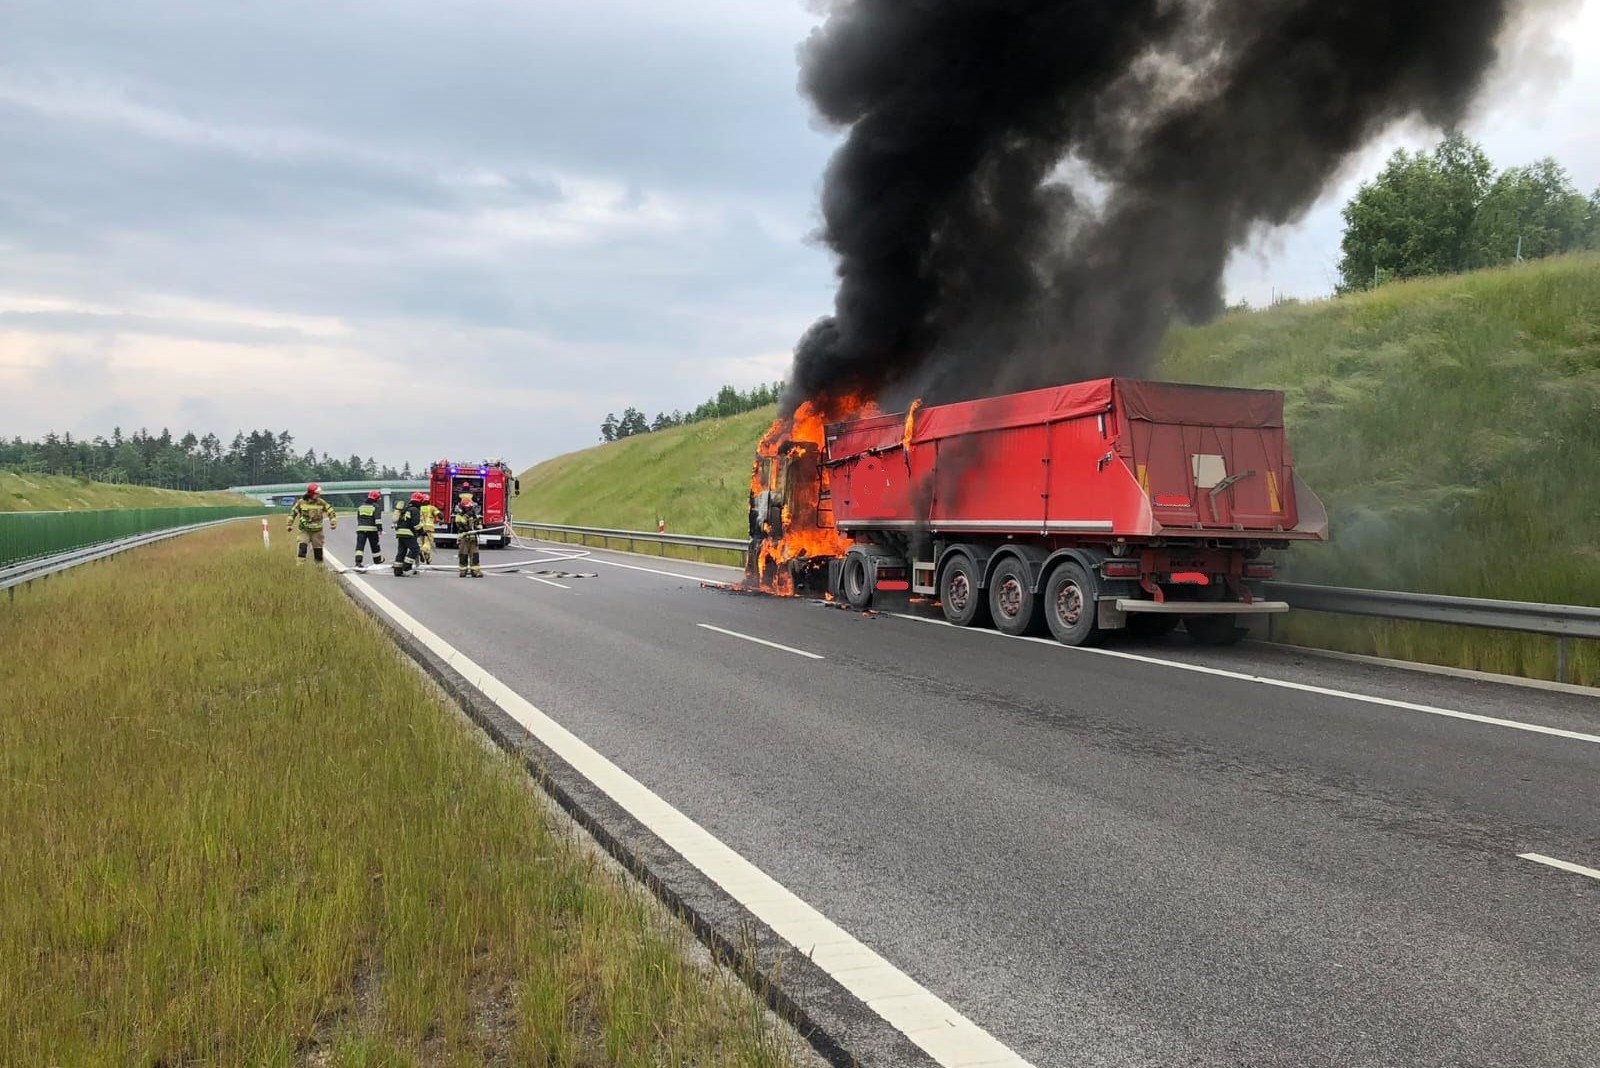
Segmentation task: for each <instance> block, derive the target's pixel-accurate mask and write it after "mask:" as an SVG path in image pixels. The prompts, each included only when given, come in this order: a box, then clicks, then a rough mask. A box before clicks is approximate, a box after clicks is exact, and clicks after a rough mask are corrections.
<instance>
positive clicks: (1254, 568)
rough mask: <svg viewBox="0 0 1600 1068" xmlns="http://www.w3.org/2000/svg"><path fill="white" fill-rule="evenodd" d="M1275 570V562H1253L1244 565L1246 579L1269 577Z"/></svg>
mask: <svg viewBox="0 0 1600 1068" xmlns="http://www.w3.org/2000/svg"><path fill="white" fill-rule="evenodd" d="M1276 570H1277V565H1276V564H1271V563H1253V564H1245V565H1244V577H1245V578H1247V579H1269V578H1271V577H1272V575H1273V572H1275V571H1276Z"/></svg>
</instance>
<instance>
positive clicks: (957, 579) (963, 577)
mask: <svg viewBox="0 0 1600 1068" xmlns="http://www.w3.org/2000/svg"><path fill="white" fill-rule="evenodd" d="M971 597H972V586H971V584H970V583H969V582H967V573H966V572H965V571H957V572H955V574H953V575H951V576H950V608H951V609H952V610H953V611H954V612H956V613H957V614H958V615H959V614H960V613H962V612H965V611H966V610H967V601H968V600H969V599H970V598H971Z"/></svg>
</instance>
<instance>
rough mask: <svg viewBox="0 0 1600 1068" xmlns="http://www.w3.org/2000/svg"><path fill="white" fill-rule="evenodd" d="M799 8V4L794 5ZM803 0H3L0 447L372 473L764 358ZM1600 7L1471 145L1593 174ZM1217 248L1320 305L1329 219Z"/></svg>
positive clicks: (551, 443) (799, 126) (776, 284)
mask: <svg viewBox="0 0 1600 1068" xmlns="http://www.w3.org/2000/svg"><path fill="white" fill-rule="evenodd" d="M813 6H814V5H813ZM817 18H818V16H817V15H816V14H815V12H814V10H812V9H810V8H809V7H808V5H807V4H805V3H804V2H803V0H694V2H693V3H689V2H687V0H455V2H441V0H429V2H426V3H424V2H420V0H315V2H312V0H226V2H222V0H0V146H3V148H0V434H4V435H5V436H8V437H9V436H10V435H12V434H21V435H23V436H25V437H31V436H37V435H40V434H43V433H44V432H45V431H47V430H51V429H54V430H57V431H62V430H70V431H71V432H73V433H74V434H76V435H83V436H93V435H94V434H97V433H109V431H110V429H111V428H112V427H113V426H118V425H120V426H121V427H123V428H124V429H125V430H131V429H133V428H136V427H139V426H147V427H149V428H151V429H152V430H156V429H158V428H160V427H162V426H168V427H171V428H172V429H173V430H174V431H175V432H180V431H182V430H185V429H194V430H196V431H197V432H200V433H204V432H206V431H208V430H209V431H214V432H216V433H218V434H220V435H223V436H224V437H227V436H231V434H232V433H233V431H235V430H237V429H240V428H249V427H272V428H275V429H283V428H287V429H289V430H290V431H292V432H293V433H294V434H295V435H296V438H297V441H298V443H299V445H300V447H302V448H304V447H308V446H310V447H315V448H317V449H319V450H325V451H331V452H333V453H335V454H338V455H349V454H350V453H352V452H355V453H360V454H361V455H363V456H365V455H373V456H376V457H377V458H378V459H379V460H380V461H383V462H392V463H396V464H398V463H400V462H402V461H411V462H414V463H415V462H418V461H422V460H425V459H427V458H429V457H432V456H435V455H439V454H444V453H461V454H470V455H482V454H490V455H504V456H505V457H506V458H507V459H508V460H511V461H512V462H513V463H514V464H516V465H517V466H518V467H521V466H523V465H525V464H528V463H532V462H535V461H537V460H539V459H543V458H545V457H547V456H551V455H555V454H557V453H560V452H564V451H567V450H569V449H572V448H578V447H582V446H584V445H587V444H589V443H591V442H592V441H594V440H595V439H596V436H597V427H598V424H599V421H600V419H601V417H602V416H603V415H604V414H605V413H606V412H607V411H608V410H615V411H620V410H621V409H622V408H623V407H625V406H627V405H629V404H636V405H638V406H639V407H641V408H644V409H647V410H648V411H650V412H652V413H653V412H654V411H656V410H658V409H668V410H670V409H672V408H688V407H692V406H693V405H695V404H696V403H698V402H699V401H701V400H703V399H705V398H706V397H707V396H709V395H710V394H711V393H713V392H714V391H715V390H716V388H717V387H718V386H719V385H720V384H722V383H724V382H733V383H735V384H738V385H740V386H748V385H752V384H754V383H756V382H760V381H767V380H771V379H774V378H777V377H780V376H782V375H783V374H784V372H785V369H786V367H787V364H788V353H789V349H790V347H791V346H792V344H793V342H794V340H795V338H796V337H797V336H798V335H799V334H800V332H801V331H802V330H803V329H804V327H805V326H806V325H807V324H808V323H809V322H811V320H813V319H814V318H815V317H816V316H817V315H818V314H819V313H821V312H824V311H826V310H828V308H829V306H830V299H831V294H832V284H831V278H830V273H829V271H830V264H829V261H828V258H827V257H826V255H825V254H824V253H823V252H822V251H820V250H819V249H818V248H816V247H815V245H813V244H812V243H810V242H809V241H808V235H809V234H810V232H811V231H812V230H813V229H814V228H815V226H816V223H817V215H816V199H817V191H818V181H819V176H820V173H821V170H822V167H823V165H824V163H825V161H826V159H827V156H828V153H829V151H830V149H831V147H832V145H833V143H834V135H833V134H831V133H829V132H828V131H825V130H822V129H820V128H818V127H817V125H816V124H815V123H814V122H813V121H812V119H811V116H810V112H809V110H808V109H807V107H806V106H805V105H804V103H803V102H802V101H801V99H800V98H799V96H798V95H797V93H796V90H795V80H796V60H795V55H796V46H797V44H798V43H799V42H800V40H801V39H802V38H803V37H804V36H805V34H806V33H807V32H808V30H809V29H810V27H811V26H812V25H813V24H814V23H815V22H816V20H817ZM1596 100H1600V0H1581V2H1580V0H1573V2H1572V3H1570V4H1569V5H1568V7H1567V8H1566V9H1565V10H1564V11H1563V12H1562V14H1561V17H1560V18H1559V20H1557V21H1555V22H1554V23H1553V24H1551V25H1549V26H1547V27H1546V29H1545V32H1543V33H1542V34H1535V35H1530V36H1528V37H1525V38H1524V39H1522V40H1520V41H1519V42H1518V43H1517V44H1516V46H1515V48H1514V49H1513V50H1512V56H1511V58H1510V59H1509V61H1508V62H1507V64H1506V66H1505V69H1504V70H1503V71H1502V73H1501V75H1499V76H1498V77H1497V78H1496V80H1495V82H1494V84H1493V85H1492V86H1491V87H1490V90H1489V91H1488V93H1487V94H1486V96H1485V99H1484V101H1483V104H1482V106H1481V107H1480V109H1479V111H1478V114H1476V115H1475V116H1474V118H1473V120H1472V124H1471V126H1470V127H1469V133H1471V134H1472V135H1474V136H1476V137H1478V138H1479V139H1481V140H1482V141H1483V142H1484V143H1485V145H1486V147H1487V148H1488V149H1489V151H1490V154H1491V155H1492V156H1493V157H1494V159H1495V161H1496V162H1497V163H1499V164H1502V165H1504V164H1510V163H1522V162H1528V161H1531V160H1532V159H1534V158H1536V157H1538V156H1542V155H1546V154H1550V155H1555V156H1556V157H1557V158H1558V159H1560V160H1561V161H1562V162H1564V163H1565V164H1567V166H1568V167H1569V168H1570V170H1571V171H1572V172H1573V175H1574V178H1575V179H1576V181H1577V182H1578V184H1579V185H1580V187H1582V188H1583V189H1585V190H1586V191H1587V190H1589V189H1592V188H1594V187H1595V186H1596V185H1597V184H1600V124H1597V123H1596V113H1595V110H1596V109H1595V104H1594V101H1596ZM1430 138H1431V134H1430V133H1429V132H1428V131H1424V130H1410V129H1407V130H1396V131H1394V133H1393V135H1392V136H1391V137H1389V138H1387V139H1386V140H1385V141H1384V142H1383V143H1382V144H1379V145H1375V146H1373V147H1372V149H1371V151H1370V152H1368V153H1367V154H1366V155H1365V156H1363V158H1362V159H1360V160H1356V161H1353V162H1352V165H1351V168H1350V169H1349V172H1348V173H1347V174H1345V175H1344V176H1342V177H1341V179H1340V181H1339V182H1337V183H1335V185H1334V187H1333V188H1331V189H1330V190H1329V194H1328V196H1327V197H1326V198H1325V200H1324V202H1323V204H1322V205H1320V206H1319V207H1318V208H1317V209H1316V210H1315V211H1314V212H1313V213H1312V214H1311V215H1310V216H1308V217H1307V219H1305V220H1304V221H1303V222H1302V223H1301V224H1299V225H1298V226H1296V227H1292V228H1288V229H1286V230H1284V231H1280V232H1276V233H1270V234H1263V235H1262V236H1261V240H1260V242H1259V244H1258V246H1257V247H1255V248H1253V249H1250V250H1245V251H1242V252H1241V253H1240V255H1239V256H1238V257H1236V260H1235V263H1234V265H1233V269H1232V271H1231V272H1230V277H1229V287H1230V291H1231V296H1232V297H1233V298H1235V299H1237V298H1240V297H1243V298H1246V299H1249V300H1250V301H1252V302H1253V303H1263V302H1265V301H1266V300H1267V299H1268V298H1269V297H1270V295H1271V294H1272V293H1273V292H1274V291H1280V292H1286V293H1289V294H1292V295H1298V296H1316V295H1320V294H1325V293H1326V292H1328V290H1329V289H1330V288H1331V286H1332V283H1333V279H1334V275H1335V271H1334V264H1335V263H1336V261H1337V258H1338V240H1339V233H1340V223H1339V218H1338V207H1339V205H1340V204H1341V203H1342V202H1343V200H1344V199H1345V198H1346V197H1348V195H1349V193H1350V192H1351V191H1352V190H1353V188H1354V186H1355V184H1356V183H1357V182H1358V181H1359V180H1360V178H1362V177H1363V176H1370V174H1371V173H1373V172H1374V171H1375V170H1376V169H1377V168H1378V167H1379V166H1381V163H1382V159H1383V157H1384V156H1385V155H1386V154H1387V153H1388V152H1389V151H1391V150H1392V149H1393V148H1394V147H1395V146H1396V145H1400V144H1406V145H1422V144H1425V143H1428V141H1429V140H1430Z"/></svg>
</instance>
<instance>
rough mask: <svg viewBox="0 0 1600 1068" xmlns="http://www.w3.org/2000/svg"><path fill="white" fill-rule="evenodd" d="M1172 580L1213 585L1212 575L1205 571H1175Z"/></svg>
mask: <svg viewBox="0 0 1600 1068" xmlns="http://www.w3.org/2000/svg"><path fill="white" fill-rule="evenodd" d="M1171 581H1173V582H1177V583H1183V584H1185V585H1188V586H1209V585H1211V576H1209V575H1207V574H1206V573H1205V572H1203V571H1175V572H1173V574H1172V580H1171Z"/></svg>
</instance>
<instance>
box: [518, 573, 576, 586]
mask: <svg viewBox="0 0 1600 1068" xmlns="http://www.w3.org/2000/svg"><path fill="white" fill-rule="evenodd" d="M523 577H524V578H526V579H528V580H529V581H532V582H542V583H544V584H545V585H546V586H554V587H555V588H556V589H558V590H570V589H572V587H571V586H563V585H561V583H559V582H551V581H550V580H549V579H543V578H540V577H539V576H538V575H524V576H523Z"/></svg>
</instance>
